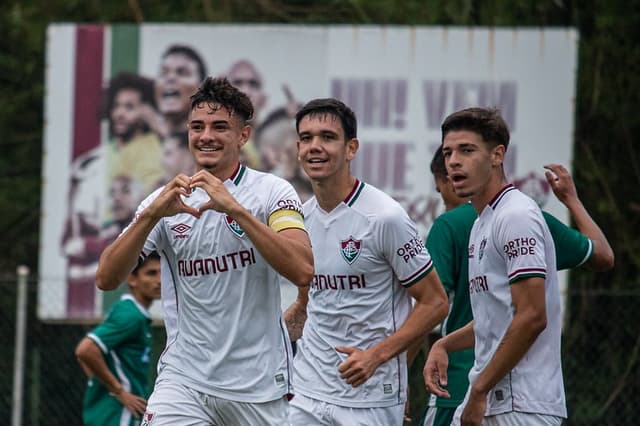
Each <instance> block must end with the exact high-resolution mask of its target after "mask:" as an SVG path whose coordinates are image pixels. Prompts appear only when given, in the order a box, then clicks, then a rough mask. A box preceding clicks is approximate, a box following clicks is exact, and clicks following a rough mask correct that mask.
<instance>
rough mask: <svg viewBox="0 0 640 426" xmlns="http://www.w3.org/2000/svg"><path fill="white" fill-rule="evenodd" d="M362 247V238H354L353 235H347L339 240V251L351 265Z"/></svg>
mask: <svg viewBox="0 0 640 426" xmlns="http://www.w3.org/2000/svg"><path fill="white" fill-rule="evenodd" d="M361 249H362V240H356V239H355V238H353V236H351V235H349V238H347V239H346V240H342V241H340V253H341V254H342V257H343V258H344V260H346V261H347V263H348V264H349V265H351V264H352V263H353V262H354V261H355V260H356V259H357V258H358V256H360V251H361Z"/></svg>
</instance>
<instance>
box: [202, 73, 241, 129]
mask: <svg viewBox="0 0 640 426" xmlns="http://www.w3.org/2000/svg"><path fill="white" fill-rule="evenodd" d="M202 103H206V104H209V105H214V104H218V105H220V106H221V107H223V108H225V109H226V110H227V111H229V113H230V114H235V115H236V116H238V117H240V118H241V119H242V121H243V122H244V123H248V122H249V121H250V120H251V119H252V118H253V105H252V104H251V100H250V99H249V97H248V96H247V95H245V94H244V93H242V92H241V91H240V90H238V89H236V88H235V87H234V86H233V85H232V84H231V83H230V82H229V80H227V78H226V77H215V78H214V77H207V78H205V79H204V81H203V82H202V84H200V87H198V91H197V92H196V93H194V94H193V95H192V96H191V109H192V110H193V109H194V108H195V107H196V106H198V105H200V104H202Z"/></svg>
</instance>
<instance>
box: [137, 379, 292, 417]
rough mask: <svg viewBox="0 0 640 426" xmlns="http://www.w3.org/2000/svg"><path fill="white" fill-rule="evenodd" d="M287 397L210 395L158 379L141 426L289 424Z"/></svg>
mask: <svg viewBox="0 0 640 426" xmlns="http://www.w3.org/2000/svg"><path fill="white" fill-rule="evenodd" d="M288 415H289V403H288V402H287V399H286V397H283V398H280V399H277V400H275V401H269V402H262V403H251V402H238V401H230V400H228V399H224V398H219V397H215V396H212V395H207V394H204V393H202V392H198V391H196V390H193V389H191V388H188V387H186V386H183V385H181V384H178V383H172V382H169V381H167V380H161V381H158V382H156V384H155V388H154V390H153V393H152V394H151V397H149V401H148V403H147V411H146V412H145V413H144V416H143V419H142V423H141V425H140V426H211V425H214V426H220V425H274V426H275V425H277V426H281V425H286V424H287V421H288Z"/></svg>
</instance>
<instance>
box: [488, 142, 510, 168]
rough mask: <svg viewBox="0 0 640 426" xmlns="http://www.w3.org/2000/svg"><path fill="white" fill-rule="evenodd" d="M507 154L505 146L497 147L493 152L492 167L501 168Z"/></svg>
mask: <svg viewBox="0 0 640 426" xmlns="http://www.w3.org/2000/svg"><path fill="white" fill-rule="evenodd" d="M505 153H506V149H505V147H504V145H496V146H495V147H494V148H493V149H492V150H491V165H492V166H494V167H498V166H501V165H502V163H503V162H504V155H505Z"/></svg>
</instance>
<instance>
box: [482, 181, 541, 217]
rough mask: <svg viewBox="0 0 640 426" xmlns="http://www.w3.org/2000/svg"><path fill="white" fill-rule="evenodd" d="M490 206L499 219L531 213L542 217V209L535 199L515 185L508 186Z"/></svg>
mask: <svg viewBox="0 0 640 426" xmlns="http://www.w3.org/2000/svg"><path fill="white" fill-rule="evenodd" d="M489 205H490V206H491V207H492V208H493V210H494V212H495V214H496V216H497V217H516V216H518V215H527V214H531V213H533V214H535V215H538V216H540V217H542V212H541V210H540V207H539V206H538V204H536V202H535V201H534V200H533V198H531V197H529V196H528V195H526V194H524V193H523V192H522V191H520V190H518V189H517V188H516V187H515V186H513V185H507V186H506V187H505V188H503V189H502V190H501V191H500V192H499V193H498V194H497V195H496V197H494V200H493V201H492V202H491V203H490V204H489Z"/></svg>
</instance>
